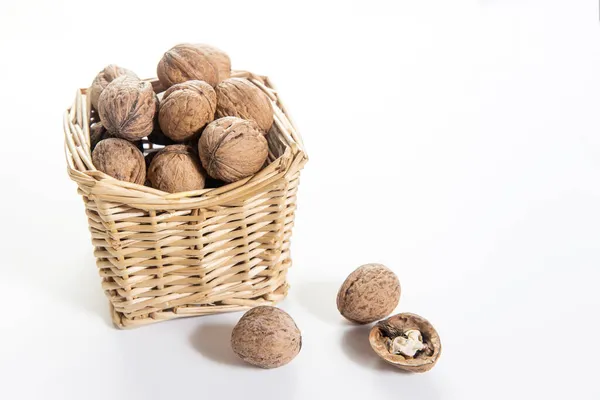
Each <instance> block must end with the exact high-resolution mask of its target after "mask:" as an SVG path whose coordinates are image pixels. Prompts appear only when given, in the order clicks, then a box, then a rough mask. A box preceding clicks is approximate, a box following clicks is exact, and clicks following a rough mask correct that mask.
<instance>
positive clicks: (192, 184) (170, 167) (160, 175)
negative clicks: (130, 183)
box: [148, 144, 206, 193]
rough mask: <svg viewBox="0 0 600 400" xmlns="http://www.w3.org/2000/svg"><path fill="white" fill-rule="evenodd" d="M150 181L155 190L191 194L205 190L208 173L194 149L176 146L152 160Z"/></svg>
mask: <svg viewBox="0 0 600 400" xmlns="http://www.w3.org/2000/svg"><path fill="white" fill-rule="evenodd" d="M148 180H149V181H150V183H151V184H152V187H153V188H155V189H159V190H162V191H164V192H169V193H178V192H189V191H192V190H199V189H203V188H204V184H205V181H206V172H205V171H204V169H203V168H202V165H200V160H198V156H197V155H196V154H195V153H194V150H193V148H192V147H190V146H187V145H184V144H175V145H171V146H167V147H165V148H164V149H162V150H160V151H159V152H158V153H157V154H156V155H155V156H154V157H153V158H152V161H151V162H150V167H149V168H148Z"/></svg>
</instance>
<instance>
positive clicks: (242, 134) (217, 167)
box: [198, 117, 269, 182]
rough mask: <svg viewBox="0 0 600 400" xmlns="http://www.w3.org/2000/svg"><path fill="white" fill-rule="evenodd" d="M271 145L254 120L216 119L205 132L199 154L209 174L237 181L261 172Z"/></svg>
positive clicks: (199, 144)
mask: <svg viewBox="0 0 600 400" xmlns="http://www.w3.org/2000/svg"><path fill="white" fill-rule="evenodd" d="M268 151H269V150H268V144H267V140H266V139H265V138H264V136H263V134H262V132H261V131H260V130H259V129H258V127H257V126H256V123H254V122H253V121H247V120H244V119H241V118H237V117H225V118H221V119H217V120H215V121H213V122H211V123H210V124H208V126H207V127H206V128H205V129H204V132H202V136H200V140H199V142H198V152H199V154H200V160H201V161H202V165H203V166H204V168H205V169H206V172H208V175H210V176H211V177H213V178H215V179H219V180H222V181H224V182H235V181H238V180H240V179H243V178H245V177H247V176H250V175H253V174H254V173H256V172H258V171H259V170H260V169H261V168H262V166H263V165H264V163H265V160H266V159H267V156H268Z"/></svg>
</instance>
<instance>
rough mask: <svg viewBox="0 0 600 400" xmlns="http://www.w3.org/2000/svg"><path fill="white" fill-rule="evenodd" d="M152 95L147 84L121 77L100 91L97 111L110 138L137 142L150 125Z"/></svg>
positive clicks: (150, 130)
mask: <svg viewBox="0 0 600 400" xmlns="http://www.w3.org/2000/svg"><path fill="white" fill-rule="evenodd" d="M155 96H156V95H155V94H154V91H153V90H152V85H151V84H150V82H145V81H139V80H134V79H131V78H130V77H127V76H121V77H119V78H116V79H115V80H113V81H112V82H111V83H110V84H109V85H108V86H107V87H106V89H104V90H103V91H102V94H101V95H100V99H99V100H98V112H99V113H100V119H101V120H102V124H103V125H104V127H105V128H106V129H107V130H108V131H109V132H110V133H111V134H113V135H114V136H117V137H120V138H123V139H127V140H137V139H141V138H143V137H145V136H148V134H149V133H150V132H152V129H153V126H154V114H155V111H156V100H155Z"/></svg>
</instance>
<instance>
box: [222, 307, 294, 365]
mask: <svg viewBox="0 0 600 400" xmlns="http://www.w3.org/2000/svg"><path fill="white" fill-rule="evenodd" d="M231 347H232V349H233V351H234V353H235V354H237V355H238V356H239V357H240V358H241V359H242V360H244V361H246V362H247V363H250V364H252V365H256V366H258V367H261V368H277V367H281V366H282V365H285V364H287V363H289V362H290V361H292V360H293V359H294V357H296V356H297V355H298V353H299V352H300V349H301V348H302V335H301V334H300V330H299V329H298V326H297V325H296V323H295V322H294V320H293V319H292V317H290V315H289V314H288V313H286V312H285V311H283V310H281V309H279V308H276V307H271V306H259V307H255V308H253V309H251V310H250V311H248V312H246V313H245V314H244V315H243V316H242V318H241V319H240V320H239V322H238V323H237V325H236V326H235V327H234V328H233V332H232V333H231Z"/></svg>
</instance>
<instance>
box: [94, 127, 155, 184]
mask: <svg viewBox="0 0 600 400" xmlns="http://www.w3.org/2000/svg"><path fill="white" fill-rule="evenodd" d="M92 162H93V163H94V166H95V167H96V168H97V169H98V170H100V171H102V172H104V173H105V174H107V175H110V176H112V177H113V178H115V179H118V180H121V181H127V182H132V183H137V184H139V185H143V184H144V181H145V180H146V163H145V161H144V155H143V154H142V152H141V151H140V150H139V149H138V148H137V147H136V146H135V145H134V144H133V143H130V142H128V141H127V140H123V139H119V138H109V139H104V140H101V141H100V142H99V143H98V144H97V145H96V148H95V149H94V151H93V152H92Z"/></svg>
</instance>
